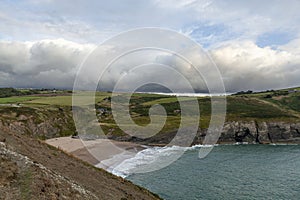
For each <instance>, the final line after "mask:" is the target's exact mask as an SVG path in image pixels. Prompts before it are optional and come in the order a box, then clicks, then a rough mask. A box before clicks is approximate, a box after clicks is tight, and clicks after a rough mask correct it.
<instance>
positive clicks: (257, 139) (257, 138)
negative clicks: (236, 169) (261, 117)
mask: <svg viewBox="0 0 300 200" xmlns="http://www.w3.org/2000/svg"><path fill="white" fill-rule="evenodd" d="M175 135H176V131H171V132H168V133H160V134H157V135H155V136H153V137H151V138H146V139H140V138H136V137H130V136H127V137H111V139H116V140H125V141H130V142H137V143H141V144H146V145H156V146H164V145H166V144H169V143H170V142H171V141H172V139H173V138H174V137H175ZM206 136H207V129H201V130H199V131H198V133H197V134H196V136H195V138H194V141H193V143H192V145H195V144H203V141H204V139H205V137H206ZM213 137H216V138H218V136H213ZM217 143H220V144H224V143H229V144H232V143H248V144H270V143H293V144H300V123H291V122H257V121H232V122H226V123H225V124H224V127H223V129H222V132H221V135H220V137H219V139H218V142H217Z"/></svg>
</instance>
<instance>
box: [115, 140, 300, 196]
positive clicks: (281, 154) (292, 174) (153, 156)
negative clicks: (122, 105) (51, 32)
mask: <svg viewBox="0 0 300 200" xmlns="http://www.w3.org/2000/svg"><path fill="white" fill-rule="evenodd" d="M201 148H206V147H204V146H201V145H197V146H194V147H189V148H185V149H184V153H183V155H182V156H181V157H179V158H178V159H177V160H175V161H174V162H173V163H172V164H170V165H168V166H166V167H164V168H162V169H159V170H154V171H150V172H146V173H141V172H139V170H138V168H140V167H141V166H144V165H147V164H149V163H151V162H153V161H155V160H157V159H159V158H161V157H164V156H169V155H171V154H170V152H174V151H176V150H178V151H182V147H153V148H147V149H145V150H143V151H141V152H139V153H138V154H137V155H136V156H135V157H133V158H130V159H127V160H125V161H123V163H121V164H120V165H119V166H118V167H117V168H116V169H115V170H112V172H113V173H114V174H116V175H119V176H123V177H125V178H126V179H128V180H130V181H132V182H133V183H135V184H137V185H140V186H143V187H145V188H147V189H149V190H150V191H152V192H154V193H156V194H158V195H159V196H160V197H162V198H163V199H166V200H197V199H300V146H299V145H275V144H271V145H261V144H247V145H245V144H234V145H216V146H214V148H213V149H212V151H211V152H210V153H209V154H208V155H207V156H206V157H204V158H199V156H198V155H199V150H200V149H201ZM135 171H137V172H138V173H135Z"/></svg>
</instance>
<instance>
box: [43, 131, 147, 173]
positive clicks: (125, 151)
mask: <svg viewBox="0 0 300 200" xmlns="http://www.w3.org/2000/svg"><path fill="white" fill-rule="evenodd" d="M46 143H47V144H49V145H52V146H54V147H56V148H59V149H61V150H63V151H65V152H67V153H69V154H72V155H74V156H75V157H77V158H79V159H81V160H84V161H86V162H88V163H90V164H92V165H95V166H97V167H100V168H103V169H109V168H114V167H115V166H117V165H119V164H120V163H121V162H123V161H124V160H125V159H127V158H130V157H133V156H134V155H135V154H136V153H138V152H139V151H141V150H143V149H144V148H143V147H142V146H140V145H138V144H134V143H130V142H118V141H113V140H108V139H96V140H87V141H84V140H81V139H75V138H72V137H60V138H53V139H48V140H46Z"/></svg>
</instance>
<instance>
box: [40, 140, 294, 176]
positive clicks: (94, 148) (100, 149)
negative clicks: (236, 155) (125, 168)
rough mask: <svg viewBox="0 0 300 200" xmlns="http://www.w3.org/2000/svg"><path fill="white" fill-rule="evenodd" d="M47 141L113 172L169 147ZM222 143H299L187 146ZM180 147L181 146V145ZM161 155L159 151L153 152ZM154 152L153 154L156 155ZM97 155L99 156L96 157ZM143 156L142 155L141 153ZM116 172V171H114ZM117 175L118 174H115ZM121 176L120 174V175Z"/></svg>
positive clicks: (78, 141)
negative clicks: (145, 154) (146, 151)
mask: <svg viewBox="0 0 300 200" xmlns="http://www.w3.org/2000/svg"><path fill="white" fill-rule="evenodd" d="M45 142H46V143H47V144H49V145H51V146H54V147H56V148H58V149H61V150H63V151H64V152H66V153H68V154H71V155H73V156H74V157H77V158H78V159H81V160H83V161H85V162H88V163H89V164H91V165H93V166H95V167H98V168H102V169H104V170H106V171H108V172H111V173H113V171H114V169H116V168H117V167H118V166H119V165H120V164H122V163H123V161H125V160H127V159H132V158H133V159H134V158H135V156H136V155H137V154H138V153H139V152H141V154H143V153H144V152H142V151H143V150H150V151H152V150H153V151H156V150H155V147H157V148H162V149H167V148H169V147H168V146H162V145H148V146H142V145H140V144H136V143H133V142H123V141H115V140H110V139H95V140H87V141H84V140H81V139H77V138H72V137H70V136H69V137H59V138H52V139H48V140H45ZM222 145H298V144H297V143H270V144H259V143H245V142H244V143H229V142H228V143H226V142H221V143H217V144H214V145H202V144H197V145H193V146H190V147H186V150H188V149H195V148H197V147H205V146H213V147H216V146H222ZM173 147H174V146H173ZM179 148H180V147H179ZM153 153H154V154H156V155H155V156H157V155H159V153H157V152H153ZM154 154H153V155H154ZM95 155H96V156H97V157H95ZM139 156H141V155H139ZM114 174H115V173H114ZM115 175H117V174H115ZM119 176H120V175H119Z"/></svg>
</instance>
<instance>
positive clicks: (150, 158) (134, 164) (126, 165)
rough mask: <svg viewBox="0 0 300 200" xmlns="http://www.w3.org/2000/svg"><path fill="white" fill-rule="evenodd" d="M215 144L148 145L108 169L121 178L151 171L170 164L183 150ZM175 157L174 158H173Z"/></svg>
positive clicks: (210, 146)
mask: <svg viewBox="0 0 300 200" xmlns="http://www.w3.org/2000/svg"><path fill="white" fill-rule="evenodd" d="M213 146H217V145H194V146H192V147H180V146H170V147H148V148H146V149H144V150H142V151H140V152H138V153H137V154H136V155H135V156H134V157H132V158H129V159H125V160H124V161H123V162H121V163H120V164H119V165H117V166H114V167H113V168H112V167H110V168H109V169H108V171H110V172H111V173H113V174H115V175H117V176H121V177H123V178H125V177H127V176H129V175H132V174H134V173H140V172H147V171H153V170H157V169H160V168H163V167H162V166H164V165H166V164H170V163H172V162H173V161H175V160H176V158H177V157H178V158H179V157H180V156H181V155H182V154H183V153H184V152H185V151H192V150H195V149H200V148H206V147H209V148H212V147H213ZM174 159H175V160H174Z"/></svg>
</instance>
